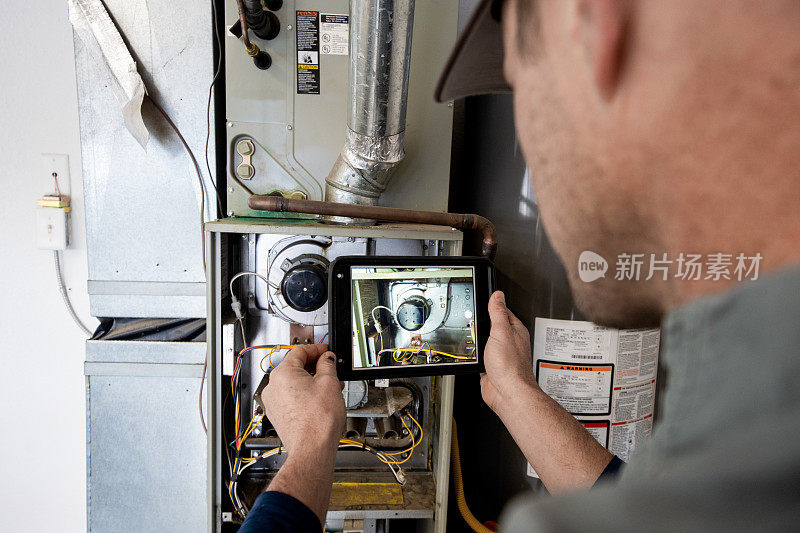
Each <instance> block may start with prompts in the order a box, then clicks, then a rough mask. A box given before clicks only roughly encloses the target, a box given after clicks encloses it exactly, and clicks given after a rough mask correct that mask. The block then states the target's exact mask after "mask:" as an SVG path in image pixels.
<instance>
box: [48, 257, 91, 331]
mask: <svg viewBox="0 0 800 533" xmlns="http://www.w3.org/2000/svg"><path fill="white" fill-rule="evenodd" d="M53 258H54V259H55V263H56V278H57V279H58V289H59V291H60V292H61V298H62V299H63V300H64V305H65V306H66V307H67V311H69V316H71V317H72V320H73V321H74V322H75V324H77V325H78V327H79V328H81V329H82V330H83V332H84V333H86V335H88V336H89V337H91V336H92V330H90V329H89V328H87V327H86V325H85V324H84V323H83V322H82V321H81V319H80V318H78V315H77V313H75V309H74V308H73V307H72V302H71V301H70V300H69V294H67V288H66V287H65V286H64V278H63V277H61V252H60V251H59V250H53Z"/></svg>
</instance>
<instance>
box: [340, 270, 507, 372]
mask: <svg viewBox="0 0 800 533" xmlns="http://www.w3.org/2000/svg"><path fill="white" fill-rule="evenodd" d="M329 276H330V278H329V283H328V287H329V298H328V305H329V314H328V316H329V319H330V328H329V334H330V347H331V351H333V352H334V353H335V354H336V356H337V361H338V364H337V369H338V374H339V379H341V380H346V381H354V380H363V379H384V378H395V377H405V376H432V375H441V374H464V373H474V372H483V368H484V367H483V349H484V347H485V346H486V340H487V339H488V337H489V330H490V326H491V323H490V321H489V313H488V307H487V306H488V302H489V297H490V296H491V294H492V291H493V290H494V285H495V280H494V267H493V265H492V262H491V261H489V260H488V259H486V258H483V257H390V256H346V257H339V258H338V259H336V260H335V261H334V262H333V263H332V264H331V266H330V269H329Z"/></svg>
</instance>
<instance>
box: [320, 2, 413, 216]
mask: <svg viewBox="0 0 800 533" xmlns="http://www.w3.org/2000/svg"><path fill="white" fill-rule="evenodd" d="M413 25H414V0H350V106H349V112H348V123H347V138H346V140H345V145H344V148H343V149H342V152H341V153H340V154H339V157H338V158H337V159H336V163H334V165H333V168H332V169H331V172H330V174H329V175H328V177H327V178H326V179H325V182H326V183H327V187H326V191H325V200H326V201H328V202H338V203H347V204H359V205H377V204H378V198H379V197H380V195H381V193H382V192H383V191H384V189H386V184H387V183H388V182H389V179H390V178H391V176H392V172H393V171H394V168H395V167H396V166H397V164H398V163H399V162H400V160H401V159H403V155H404V153H403V135H404V131H405V127H406V103H407V101H408V74H409V64H410V62H411V34H412V29H413ZM329 220H330V221H332V222H340V223H347V222H353V219H349V218H343V217H331V218H329ZM361 222H368V221H361Z"/></svg>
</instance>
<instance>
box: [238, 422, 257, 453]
mask: <svg viewBox="0 0 800 533" xmlns="http://www.w3.org/2000/svg"><path fill="white" fill-rule="evenodd" d="M257 416H258V415H257V414H255V415H253V418H251V419H250V423H249V424H248V425H247V429H245V430H244V434H243V435H242V437H241V438H240V439H239V444H238V446H237V449H238V448H241V447H242V443H243V442H244V441H245V440H247V437H249V436H250V433H252V432H253V430H254V429H256V426H257V425H258V424H259V422H261V421H262V420H263V419H264V415H261V418H259V419H258V422H255V420H256V417H257ZM254 422H255V424H254Z"/></svg>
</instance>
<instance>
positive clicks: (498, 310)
mask: <svg viewBox="0 0 800 533" xmlns="http://www.w3.org/2000/svg"><path fill="white" fill-rule="evenodd" d="M489 318H491V319H492V326H496V327H501V328H504V327H506V326H508V325H509V324H510V323H511V321H510V320H509V318H508V308H507V307H506V295H505V294H503V291H494V293H493V294H492V297H491V298H489Z"/></svg>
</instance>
